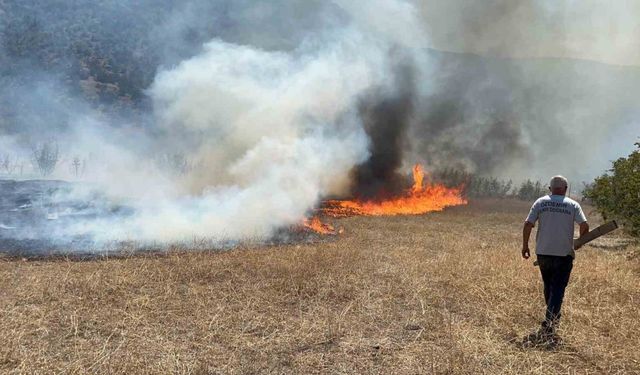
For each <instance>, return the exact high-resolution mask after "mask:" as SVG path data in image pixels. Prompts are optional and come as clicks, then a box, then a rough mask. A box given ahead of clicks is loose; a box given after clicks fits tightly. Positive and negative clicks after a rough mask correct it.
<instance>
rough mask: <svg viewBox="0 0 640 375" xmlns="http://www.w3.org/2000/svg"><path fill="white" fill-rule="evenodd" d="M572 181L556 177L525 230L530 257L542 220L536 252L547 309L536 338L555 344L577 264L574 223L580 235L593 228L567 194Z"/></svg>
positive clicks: (525, 249)
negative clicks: (533, 233) (534, 232)
mask: <svg viewBox="0 0 640 375" xmlns="http://www.w3.org/2000/svg"><path fill="white" fill-rule="evenodd" d="M568 185H569V183H568V181H567V179H566V178H564V177H562V176H555V177H553V178H552V179H551V181H550V183H549V190H550V192H551V194H549V195H547V196H544V197H542V198H540V199H538V200H537V201H536V202H535V203H534V204H533V206H532V207H531V211H530V212H529V216H528V217H527V220H526V221H525V222H524V228H523V230H522V257H523V258H524V259H529V257H530V256H531V253H530V251H529V237H530V236H531V229H533V227H534V226H535V223H536V221H539V222H540V224H539V227H538V233H537V235H536V256H537V258H538V264H539V265H540V273H541V274H542V281H543V282H544V300H545V303H546V304H547V312H546V314H545V319H544V321H543V322H542V328H541V329H540V331H539V332H538V333H537V334H535V339H536V340H538V341H542V342H546V343H551V344H554V343H556V335H555V332H556V328H557V326H558V323H559V320H560V315H561V314H560V308H561V307H562V300H563V298H564V291H565V288H566V287H567V284H568V283H569V276H570V275H571V269H572V268H573V257H574V251H573V230H574V224H573V223H574V222H576V223H578V224H579V225H580V236H582V235H584V234H586V233H587V232H589V224H588V223H587V218H586V217H585V216H584V213H583V212H582V207H580V204H579V203H578V202H576V201H574V200H573V199H571V198H568V197H566V194H567V188H568ZM530 339H532V337H530Z"/></svg>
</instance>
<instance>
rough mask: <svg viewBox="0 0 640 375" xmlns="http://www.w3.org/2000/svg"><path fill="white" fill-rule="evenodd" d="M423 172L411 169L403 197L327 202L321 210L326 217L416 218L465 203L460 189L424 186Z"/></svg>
mask: <svg viewBox="0 0 640 375" xmlns="http://www.w3.org/2000/svg"><path fill="white" fill-rule="evenodd" d="M424 180H425V172H424V170H423V168H422V166H421V165H420V164H416V165H415V166H414V167H413V186H412V187H411V189H410V190H409V191H407V192H406V193H405V194H404V195H402V196H399V197H395V198H391V199H386V200H382V201H361V200H331V201H327V202H325V207H324V208H323V209H322V211H323V212H324V213H325V214H326V215H329V216H334V217H344V216H357V215H363V216H387V215H388V216H395V215H420V214H424V213H426V212H433V211H442V210H444V209H445V208H446V207H450V206H459V205H464V204H467V201H466V200H465V199H464V198H463V197H462V188H447V187H446V186H444V185H440V184H427V185H426V186H425V185H424Z"/></svg>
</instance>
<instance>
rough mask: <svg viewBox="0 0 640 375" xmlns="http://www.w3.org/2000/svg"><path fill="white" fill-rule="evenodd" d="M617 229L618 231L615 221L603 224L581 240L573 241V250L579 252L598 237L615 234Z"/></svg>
mask: <svg viewBox="0 0 640 375" xmlns="http://www.w3.org/2000/svg"><path fill="white" fill-rule="evenodd" d="M616 229H618V223H616V221H615V220H613V221H610V222H608V223H606V224H602V225H601V226H599V227H597V228H596V229H594V230H592V231H590V232H589V233H587V234H585V235H584V236H582V237H580V238H576V239H575V240H573V249H574V250H578V249H579V248H581V247H582V246H584V245H585V244H587V243H589V242H591V241H593V240H595V239H596V238H598V237H602V236H604V235H605V234H607V233H610V232H613V231H614V230H616Z"/></svg>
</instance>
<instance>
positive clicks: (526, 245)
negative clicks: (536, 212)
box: [522, 221, 533, 259]
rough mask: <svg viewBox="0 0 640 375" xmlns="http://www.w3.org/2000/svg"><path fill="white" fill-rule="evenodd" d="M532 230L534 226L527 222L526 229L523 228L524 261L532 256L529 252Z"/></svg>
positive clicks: (525, 223)
mask: <svg viewBox="0 0 640 375" xmlns="http://www.w3.org/2000/svg"><path fill="white" fill-rule="evenodd" d="M532 229H533V224H532V223H530V222H528V221H525V222H524V227H522V257H523V258H524V259H529V257H530V256H531V251H530V250H529V238H530V237H531V230H532Z"/></svg>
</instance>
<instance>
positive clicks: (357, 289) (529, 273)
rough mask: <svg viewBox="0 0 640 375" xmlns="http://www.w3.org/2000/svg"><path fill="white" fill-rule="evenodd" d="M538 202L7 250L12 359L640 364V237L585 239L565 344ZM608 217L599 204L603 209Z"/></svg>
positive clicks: (69, 363) (2, 261)
mask: <svg viewBox="0 0 640 375" xmlns="http://www.w3.org/2000/svg"><path fill="white" fill-rule="evenodd" d="M527 210H528V204H525V203H519V202H497V201H483V202H477V203H472V204H471V205H469V206H467V207H457V208H454V209H450V210H447V211H445V212H442V213H434V214H428V215H424V216H411V217H391V218H389V217H386V218H385V217H379V218H372V217H353V218H348V219H341V220H337V221H335V224H337V225H338V226H342V227H344V229H345V232H344V233H343V234H342V235H340V236H339V237H337V238H335V239H333V240H328V241H324V242H322V243H315V244H300V245H283V246H273V247H258V248H252V247H244V248H240V249H236V250H233V251H228V252H194V253H190V252H174V253H170V254H167V255H165V256H142V255H139V256H131V257H125V258H119V259H107V260H93V261H74V260H64V259H52V260H21V259H14V258H6V257H5V258H0V372H2V373H16V374H18V373H28V374H37V373H39V374H53V373H65V374H66V373H71V374H75V373H118V374H137V373H143V374H144V373H158V374H166V373H176V374H259V373H277V374H280V373H295V374H315V373H323V374H324V373H329V374H334V373H341V374H356V373H358V374H372V373H374V374H375V373H378V374H432V373H433V374H607V373H609V374H639V373H640V352H639V349H638V348H639V346H640V289H639V286H640V247H638V245H637V244H628V243H627V241H626V240H625V238H624V237H621V235H620V234H617V235H615V236H613V237H609V238H606V239H601V240H599V241H598V242H596V243H595V244H594V245H589V246H587V247H586V248H584V249H583V250H581V251H580V252H579V253H578V258H577V260H576V263H575V266H574V272H573V274H572V281H571V283H570V285H569V288H568V290H567V300H566V304H565V306H564V316H563V324H562V327H561V332H560V334H561V336H562V338H563V339H564V343H563V344H562V345H561V346H560V347H558V348H556V349H555V350H552V351H549V350H543V349H522V348H521V347H520V345H519V344H518V343H519V342H520V341H521V338H522V337H523V336H524V335H526V334H528V333H529V332H531V331H532V330H534V329H536V328H537V327H538V324H539V321H540V318H541V317H542V314H543V309H544V307H543V299H542V293H541V288H542V285H541V281H540V277H539V274H538V269H537V268H535V267H533V265H532V260H529V261H524V260H522V259H521V258H520V254H519V251H520V241H521V240H520V236H521V225H522V221H523V219H524V217H525V215H526V213H527ZM592 221H593V220H592Z"/></svg>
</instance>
